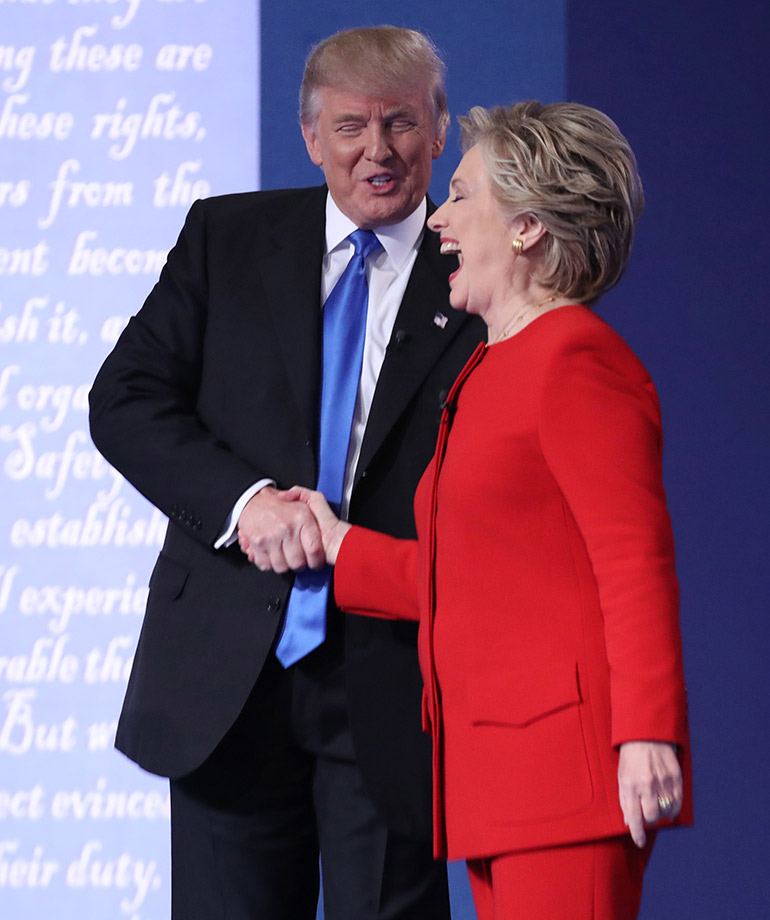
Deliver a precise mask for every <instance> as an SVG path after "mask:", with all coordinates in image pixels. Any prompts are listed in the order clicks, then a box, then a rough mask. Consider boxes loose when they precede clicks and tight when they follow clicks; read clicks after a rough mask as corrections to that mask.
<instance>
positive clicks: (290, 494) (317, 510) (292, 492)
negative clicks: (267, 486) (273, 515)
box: [280, 486, 352, 565]
mask: <svg viewBox="0 0 770 920" xmlns="http://www.w3.org/2000/svg"><path fill="white" fill-rule="evenodd" d="M280 497H281V500H282V501H286V502H292V501H295V502H296V501H300V502H304V503H305V504H306V505H307V506H308V507H309V508H310V510H311V511H312V513H313V516H314V517H315V519H316V521H317V522H318V526H319V528H320V530H321V540H322V541H323V549H324V553H325V555H326V563H327V565H334V564H335V563H336V562H337V553H338V552H339V549H340V546H341V545H342V541H343V539H344V538H345V534H346V533H347V532H348V531H349V530H350V528H351V526H352V525H351V524H348V522H347V521H341V520H340V519H339V518H338V517H337V515H336V514H335V513H334V512H333V511H332V509H331V508H330V507H329V503H328V502H327V501H326V499H325V498H324V496H323V493H321V492H315V491H313V489H306V488H304V486H293V487H292V488H291V489H289V490H287V491H286V492H281V493H280Z"/></svg>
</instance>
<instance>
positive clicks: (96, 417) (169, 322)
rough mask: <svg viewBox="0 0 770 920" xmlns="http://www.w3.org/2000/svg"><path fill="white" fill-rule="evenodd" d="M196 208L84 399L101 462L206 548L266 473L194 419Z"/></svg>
mask: <svg viewBox="0 0 770 920" xmlns="http://www.w3.org/2000/svg"><path fill="white" fill-rule="evenodd" d="M206 246H207V241H206V221H205V208H204V204H203V202H200V201H199V202H196V203H195V204H194V205H193V207H192V208H191V210H190V213H189V215H188V217H187V220H186V222H185V226H184V228H183V230H182V232H181V234H180V237H179V240H178V242H177V244H176V246H175V247H174V248H173V249H172V250H171V252H170V253H169V257H168V261H167V264H166V265H165V267H164V268H163V271H162V273H161V276H160V279H159V281H158V283H157V284H156V285H155V287H154V289H153V290H152V292H151V293H150V295H149V297H148V298H147V300H146V302H145V304H144V306H143V307H142V309H141V310H140V311H139V313H138V314H137V315H136V316H135V317H133V318H132V319H131V320H130V321H129V323H128V326H127V327H126V329H125V330H124V332H123V334H122V335H121V337H120V339H119V341H118V343H117V345H116V347H115V349H114V350H113V352H112V353H111V354H110V355H109V356H108V358H107V359H106V361H105V362H104V365H103V366H102V368H101V370H100V371H99V374H98V376H97V378H96V381H95V383H94V386H93V388H92V390H91V394H90V404H91V416H90V421H91V434H92V437H93V440H94V443H95V444H96V446H97V447H98V448H99V450H100V451H101V453H102V454H103V455H104V456H105V457H106V458H107V459H108V460H109V461H110V463H112V464H113V465H114V466H115V467H116V468H117V469H118V470H119V471H120V472H121V473H122V474H123V475H124V476H125V477H126V479H128V480H129V482H131V483H132V484H133V485H134V486H135V487H136V488H137V489H138V490H139V491H140V492H141V493H142V494H143V495H145V496H146V497H147V498H148V499H149V500H150V501H151V502H152V503H153V504H154V505H156V506H157V507H158V508H160V510H161V511H163V512H164V513H165V514H166V515H168V516H169V517H170V518H171V519H172V520H177V521H178V522H179V523H181V524H185V525H187V532H188V533H189V534H190V535H191V536H193V537H194V538H196V539H197V540H198V541H199V542H202V543H204V544H205V545H207V546H211V545H212V544H213V542H214V540H215V539H216V538H217V536H218V535H219V533H220V532H221V529H222V526H223V523H224V521H225V520H226V518H227V515H228V513H229V512H230V510H231V509H232V507H233V505H234V504H235V501H236V500H237V498H238V496H239V495H240V494H242V493H243V492H244V490H245V489H246V488H247V487H248V486H249V485H250V484H251V483H253V482H255V481H256V480H258V479H260V478H262V477H263V476H268V475H269V472H266V471H264V470H259V469H256V468H255V467H254V466H253V465H252V464H250V463H248V462H246V461H245V460H244V459H242V458H241V457H239V456H238V455H236V453H235V452H234V451H233V450H232V449H230V448H229V447H228V445H227V444H226V443H224V442H223V440H222V439H220V438H218V437H217V436H216V435H215V434H214V432H213V431H212V430H211V428H210V426H209V427H207V425H206V424H204V422H203V421H202V419H201V415H200V412H199V408H198V405H197V402H198V391H199V386H200V380H201V375H202V368H203V364H204V362H205V361H206V354H205V346H204V337H205V332H206V324H207V308H208V297H209V290H208V277H207V262H206Z"/></svg>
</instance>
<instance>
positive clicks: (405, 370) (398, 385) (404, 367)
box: [354, 202, 468, 483]
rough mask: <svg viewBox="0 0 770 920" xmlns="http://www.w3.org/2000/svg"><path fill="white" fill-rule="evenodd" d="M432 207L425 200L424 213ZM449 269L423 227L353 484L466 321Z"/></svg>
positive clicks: (436, 243)
mask: <svg viewBox="0 0 770 920" xmlns="http://www.w3.org/2000/svg"><path fill="white" fill-rule="evenodd" d="M432 210H434V208H433V207H431V206H430V202H429V213H431V212H432ZM449 271H450V264H449V262H448V261H447V259H446V256H442V255H441V254H440V252H439V241H438V237H437V236H436V235H435V234H434V233H432V232H430V231H429V230H427V229H426V231H425V237H424V239H423V241H422V245H421V247H420V251H419V253H418V255H417V258H416V260H415V263H414V268H413V269H412V274H411V276H410V278H409V283H408V285H407V288H406V291H405V293H404V299H403V301H402V302H401V307H400V308H399V311H398V315H397V317H396V322H395V324H394V326H393V335H392V336H391V341H390V344H389V345H388V349H387V351H386V353H385V360H384V362H383V365H382V370H381V371H380V376H379V379H378V381H377V388H376V389H375V393H374V399H373V401H372V407H371V410H370V413H369V419H368V421H367V424H366V432H365V434H364V441H363V444H362V446H361V456H360V458H359V461H358V467H357V469H356V476H355V480H354V483H357V482H358V480H359V478H360V475H361V472H362V471H363V470H365V469H366V468H367V466H368V465H369V463H370V462H371V460H372V458H373V457H374V455H375V454H376V453H377V451H378V450H379V448H380V446H381V445H382V443H383V441H384V440H385V438H386V437H387V436H388V434H389V432H390V431H391V430H392V429H393V426H394V425H395V424H396V422H397V421H398V418H399V416H400V415H401V413H402V412H403V411H404V409H406V407H407V405H408V404H409V401H410V400H411V399H412V397H413V396H414V394H415V392H416V391H417V390H418V388H419V387H420V384H421V383H422V381H423V380H424V379H425V377H426V376H427V374H428V372H429V371H430V369H431V368H432V367H433V365H434V364H435V363H436V361H437V360H438V359H439V357H440V356H441V354H442V353H443V352H444V351H445V349H446V348H447V347H448V346H449V344H450V342H451V341H452V340H453V339H454V337H455V336H456V335H457V333H458V332H459V330H460V329H461V328H462V327H463V326H464V325H465V323H466V322H467V320H468V318H467V317H466V316H465V314H463V313H459V312H458V311H456V310H453V309H452V308H451V307H450V306H449V283H448V281H447V278H448V275H449ZM437 305H438V308H439V309H438V312H440V313H441V314H442V316H443V317H445V318H446V322H444V321H443V319H441V318H438V319H439V321H438V322H437ZM399 339H400V340H401V341H400V342H399ZM436 412H437V413H438V412H439V406H438V403H437V404H436Z"/></svg>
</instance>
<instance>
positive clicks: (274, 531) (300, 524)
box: [238, 486, 682, 847]
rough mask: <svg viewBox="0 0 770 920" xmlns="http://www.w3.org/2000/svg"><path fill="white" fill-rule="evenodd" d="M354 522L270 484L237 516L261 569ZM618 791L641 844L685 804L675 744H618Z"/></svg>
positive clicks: (305, 563) (285, 563)
mask: <svg viewBox="0 0 770 920" xmlns="http://www.w3.org/2000/svg"><path fill="white" fill-rule="evenodd" d="M350 526H351V525H350V524H348V523H347V522H346V521H341V520H340V519H339V518H338V517H337V516H336V515H335V513H334V512H333V511H332V509H331V508H330V507H329V504H328V502H327V501H326V499H325V498H324V496H323V495H322V494H321V493H320V492H315V491H313V490H312V489H306V488H304V487H302V486H294V487H293V488H291V489H288V490H287V491H285V492H284V491H280V490H278V489H275V488H273V487H272V486H267V487H265V488H264V489H262V490H261V491H260V492H258V493H257V494H256V495H254V496H253V497H252V498H251V499H250V501H249V502H248V504H247V505H246V507H245V509H244V510H243V513H242V514H241V517H240V519H239V521H238V544H239V546H240V548H241V550H242V551H243V552H244V553H245V554H246V556H247V557H248V559H249V562H252V563H254V565H256V566H257V568H259V569H260V570H261V571H263V572H264V571H269V570H273V571H275V572H287V571H289V570H290V569H291V570H294V571H297V570H299V569H304V568H311V569H318V568H321V567H322V566H323V565H324V564H329V565H334V564H335V562H336V561H337V553H338V552H339V548H340V545H341V543H342V540H343V538H344V537H345V534H346V533H347V532H348V530H349V529H350ZM619 753H620V756H619V761H618V794H619V797H620V807H621V809H622V811H623V818H624V820H625V823H626V825H627V826H628V830H629V833H630V834H631V837H632V839H633V841H634V843H635V844H636V845H637V846H638V847H643V846H644V845H645V843H646V840H647V835H646V833H645V828H646V827H650V826H654V825H655V824H656V823H657V822H658V821H659V820H661V819H663V818H667V819H674V818H676V816H677V815H678V814H679V811H680V809H681V807H682V773H681V769H680V767H679V762H678V760H677V756H676V751H675V748H674V746H673V745H672V744H670V743H668V742H663V741H629V742H626V743H625V744H621V745H620V749H619Z"/></svg>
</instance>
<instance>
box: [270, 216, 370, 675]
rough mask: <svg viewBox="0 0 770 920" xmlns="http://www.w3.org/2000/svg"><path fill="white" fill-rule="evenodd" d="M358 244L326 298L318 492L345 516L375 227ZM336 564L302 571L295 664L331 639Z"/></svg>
mask: <svg viewBox="0 0 770 920" xmlns="http://www.w3.org/2000/svg"><path fill="white" fill-rule="evenodd" d="M348 239H350V240H351V242H352V243H353V246H354V247H355V252H354V253H353V255H352V257H351V259H350V261H349V262H348V264H347V267H346V268H345V271H344V272H343V273H342V277H341V278H340V280H339V281H338V282H337V284H336V285H335V286H334V290H333V291H332V292H331V294H330V295H329V296H328V297H327V298H326V303H325V304H324V316H323V382H322V386H321V426H320V447H319V451H318V490H319V492H323V494H324V495H325V496H326V499H327V501H328V502H329V504H330V505H331V506H332V508H334V509H335V511H336V512H337V514H339V510H340V505H341V503H342V491H343V488H344V484H345V465H346V463H347V458H348V447H349V446H350V429H351V427H352V425H353V413H354V411H355V408H356V396H357V395H358V382H359V380H360V378H361V362H362V360H363V355H364V337H365V334H366V308H367V304H368V301H369V288H368V286H367V283H366V260H367V258H368V257H369V256H370V255H371V254H372V253H373V252H375V251H376V250H377V249H379V248H380V241H379V240H378V239H377V237H376V236H375V235H374V233H372V231H371V230H355V231H354V232H353V233H351V234H350V236H349V237H348ZM330 580H331V567H330V566H324V567H323V568H322V569H315V570H312V569H305V570H304V571H302V572H298V573H297V577H296V579H295V582H294V587H293V589H292V592H291V596H290V597H289V606H288V608H287V610H286V619H285V621H284V626H283V633H282V634H281V638H280V640H279V642H278V645H277V647H276V650H275V653H276V656H277V657H278V660H279V661H280V662H281V664H282V665H283V666H284V667H285V668H288V667H289V665H292V664H294V662H295V661H299V660H300V658H304V657H305V655H307V654H309V653H310V652H312V651H313V649H315V648H318V646H319V645H320V644H321V643H322V642H323V641H324V639H325V638H326V602H327V598H328V596H329V582H330Z"/></svg>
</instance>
